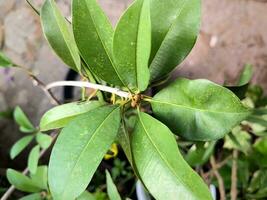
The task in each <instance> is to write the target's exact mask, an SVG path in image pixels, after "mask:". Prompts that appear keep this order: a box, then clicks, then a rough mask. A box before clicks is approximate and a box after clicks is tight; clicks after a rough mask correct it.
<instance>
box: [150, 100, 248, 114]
mask: <svg viewBox="0 0 267 200" xmlns="http://www.w3.org/2000/svg"><path fill="white" fill-rule="evenodd" d="M149 101H151V102H154V103H159V104H167V105H171V106H174V107H180V108H184V109H188V110H196V111H200V112H209V113H218V114H233V115H242V114H245V113H248V111H246V112H245V111H244V112H228V111H227V112H220V111H214V110H203V109H199V108H195V107H188V106H184V105H179V104H174V103H170V102H166V101H157V100H153V99H150V100H149Z"/></svg>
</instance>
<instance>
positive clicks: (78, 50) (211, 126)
mask: <svg viewBox="0 0 267 200" xmlns="http://www.w3.org/2000/svg"><path fill="white" fill-rule="evenodd" d="M40 17H41V22H42V27H43V31H44V34H45V36H46V38H47V40H48V42H49V44H50V46H51V47H52V49H53V50H54V51H55V52H56V54H57V55H58V56H59V57H60V58H61V59H62V60H63V61H64V62H65V63H66V64H67V65H69V66H70V67H71V68H72V69H73V70H75V71H77V72H78V73H79V74H80V75H81V76H82V77H85V78H88V79H90V81H91V82H96V83H97V84H101V85H107V86H109V87H111V88H113V89H115V88H116V89H117V90H122V91H124V92H127V93H128V94H129V95H128V97H127V98H126V99H125V98H121V97H120V96H117V95H114V94H112V95H111V96H110V95H109V94H107V93H106V92H103V91H98V95H97V97H98V98H97V100H96V99H94V100H91V98H89V100H88V101H81V102H74V103H69V104H65V105H60V106H57V107H55V108H53V109H51V110H49V111H48V112H47V113H45V114H44V116H43V117H42V119H41V122H40V129H39V130H40V131H42V132H44V131H49V130H53V129H60V128H63V129H62V131H61V133H60V134H59V137H58V139H57V141H56V143H55V145H54V147H53V150H52V153H51V156H50V161H49V166H48V185H49V187H48V188H49V190H48V191H47V192H46V194H47V195H46V197H45V198H48V199H49V198H53V199H57V200H59V199H64V200H68V199H69V200H73V199H76V198H79V196H80V195H81V194H82V195H83V192H84V191H85V190H86V188H87V186H88V184H89V183H90V181H91V179H92V177H93V175H94V173H95V171H96V169H97V167H98V166H99V164H100V162H101V160H102V159H103V157H104V156H105V154H106V152H107V151H108V149H109V148H110V147H111V145H112V144H113V143H114V142H117V143H119V144H120V145H121V146H122V148H123V150H124V152H125V154H126V156H127V158H128V160H129V162H130V163H131V166H132V168H133V169H134V171H135V174H136V176H137V177H138V178H139V179H140V180H141V181H142V184H143V185H144V186H145V187H146V188H147V190H148V191H149V192H150V193H151V194H152V196H153V197H154V198H156V199H159V200H165V199H177V197H179V198H180V199H188V200H189V199H203V200H209V199H212V197H211V194H210V192H209V189H208V187H207V185H206V184H205V183H204V181H203V180H202V179H201V177H200V176H199V175H198V174H197V173H196V172H195V171H194V170H193V169H192V168H191V167H190V166H189V165H188V164H187V162H186V161H185V160H184V158H183V156H182V155H181V153H180V151H179V149H178V146H177V141H176V139H177V138H183V139H184V140H187V141H214V140H217V139H220V138H222V137H224V136H225V135H226V134H227V133H229V132H230V131H231V129H232V128H233V127H235V126H236V125H238V124H239V123H240V122H241V121H242V120H244V119H245V118H246V117H247V116H249V115H250V110H249V109H248V108H246V107H245V106H243V104H242V103H241V101H240V100H239V98H238V97H237V96H236V95H235V94H234V93H233V92H231V91H230V90H229V89H227V88H225V87H222V86H220V85H217V84H215V83H212V82H210V81H208V80H202V79H200V80H189V79H184V78H178V79H177V80H175V81H174V82H173V83H171V84H170V85H168V86H167V87H165V88H163V89H162V90H160V91H159V92H158V93H157V94H156V95H154V96H153V97H149V96H146V94H147V92H149V90H150V89H151V88H152V87H153V85H158V84H160V82H161V81H162V79H164V78H165V77H166V76H168V75H169V74H170V72H171V71H172V70H173V69H174V68H175V67H176V66H177V65H178V64H180V63H181V62H182V61H183V59H184V58H185V57H186V56H187V55H188V53H189V52H190V51H191V49H192V47H193V45H194V43H195V41H196V38H197V34H198V29H199V23H200V0H194V1H187V0H165V1H162V0H151V1H148V0H135V1H134V2H133V4H132V5H131V6H130V7H129V8H128V9H127V10H126V11H125V13H124V14H123V16H122V17H121V18H120V20H119V22H118V24H117V26H116V29H115V31H114V30H113V28H112V26H111V24H110V22H109V21H108V18H107V17H106V15H105V14H104V12H103V11H102V9H101V8H100V6H99V5H98V4H97V2H96V0H73V1H72V22H71V23H70V22H69V21H67V20H66V19H65V18H64V16H62V14H61V13H60V11H59V9H58V7H57V6H56V3H55V2H54V0H46V1H45V3H44V4H43V6H42V9H41V12H40ZM3 58H4V57H3ZM4 59H5V58H4ZM6 60H7V59H6ZM2 65H5V66H9V65H10V63H9V64H7V63H4V64H2ZM27 128H29V127H26V128H25V127H24V128H22V130H24V129H25V130H28V129H27ZM36 151H37V150H36ZM38 151H39V147H38ZM36 171H37V169H35V172H36ZM9 172H12V171H10V170H9ZM9 179H10V182H11V183H12V184H14V185H15V183H14V181H12V179H11V178H9ZM107 182H108V183H109V182H111V179H110V177H109V175H108V174H107ZM109 191H115V186H114V185H112V184H108V193H111V192H109ZM116 193H117V192H116ZM84 195H85V196H88V195H89V193H88V192H86V193H85V194H84ZM109 197H110V199H112V200H116V199H120V197H119V195H118V194H110V195H109ZM85 199H86V197H85ZM87 199H89V197H88V198H87Z"/></svg>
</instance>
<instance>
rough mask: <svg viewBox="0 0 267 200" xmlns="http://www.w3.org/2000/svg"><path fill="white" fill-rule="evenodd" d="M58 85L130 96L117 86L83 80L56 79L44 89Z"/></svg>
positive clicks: (125, 96)
mask: <svg viewBox="0 0 267 200" xmlns="http://www.w3.org/2000/svg"><path fill="white" fill-rule="evenodd" d="M59 86H74V87H86V88H92V89H95V90H101V91H104V92H109V93H112V94H116V95H118V96H120V97H124V98H127V99H128V98H131V97H132V96H131V94H130V93H129V92H124V91H121V90H119V89H117V88H112V87H108V86H105V85H99V84H95V83H89V82H83V81H57V82H53V83H50V84H48V85H47V86H46V90H50V89H51V88H53V87H59Z"/></svg>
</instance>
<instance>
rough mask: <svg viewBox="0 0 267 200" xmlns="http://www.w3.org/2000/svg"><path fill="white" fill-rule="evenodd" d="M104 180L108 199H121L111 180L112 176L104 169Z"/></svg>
mask: <svg viewBox="0 0 267 200" xmlns="http://www.w3.org/2000/svg"><path fill="white" fill-rule="evenodd" d="M106 182H107V191H108V196H109V199H110V200H121V197H120V194H119V192H118V190H117V188H116V186H115V184H114V183H113V181H112V178H111V176H110V174H109V172H108V171H107V170H106Z"/></svg>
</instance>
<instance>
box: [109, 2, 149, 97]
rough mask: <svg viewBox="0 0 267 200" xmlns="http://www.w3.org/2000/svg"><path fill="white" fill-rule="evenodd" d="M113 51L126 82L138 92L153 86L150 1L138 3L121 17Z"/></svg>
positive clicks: (119, 70) (115, 34)
mask: <svg viewBox="0 0 267 200" xmlns="http://www.w3.org/2000/svg"><path fill="white" fill-rule="evenodd" d="M113 40H114V41H113V52H114V58H115V61H116V64H117V69H118V72H119V73H120V75H121V76H122V79H123V81H124V82H125V83H126V84H127V85H128V87H129V88H130V89H133V90H134V91H135V92H138V91H144V90H145V89H146V88H147V86H148V83H149V69H148V61H149V55H150V47H151V21H150V8H149V1H146V0H136V1H135V2H134V3H133V4H132V5H131V6H130V7H129V8H128V10H127V11H126V12H125V13H124V15H123V16H122V17H121V19H120V21H119V23H118V25H117V27H116V30H115V33H114V38H113Z"/></svg>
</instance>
